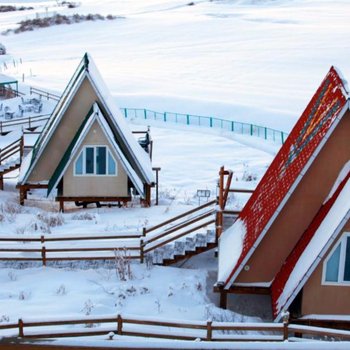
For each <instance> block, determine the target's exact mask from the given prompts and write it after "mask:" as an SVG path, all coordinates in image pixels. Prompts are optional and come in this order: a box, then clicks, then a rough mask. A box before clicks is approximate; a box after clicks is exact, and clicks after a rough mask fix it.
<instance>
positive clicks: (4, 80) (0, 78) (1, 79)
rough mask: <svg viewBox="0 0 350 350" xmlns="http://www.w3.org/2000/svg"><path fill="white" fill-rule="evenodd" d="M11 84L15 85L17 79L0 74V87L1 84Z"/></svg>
mask: <svg viewBox="0 0 350 350" xmlns="http://www.w3.org/2000/svg"><path fill="white" fill-rule="evenodd" d="M11 83H17V79H16V78H13V77H10V76H8V75H5V74H0V85H1V84H11Z"/></svg>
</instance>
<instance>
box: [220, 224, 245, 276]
mask: <svg viewBox="0 0 350 350" xmlns="http://www.w3.org/2000/svg"><path fill="white" fill-rule="evenodd" d="M246 233H247V228H246V225H245V223H244V222H243V221H242V220H240V219H238V220H236V221H235V223H234V224H233V225H232V226H231V227H230V228H229V229H227V230H226V231H224V232H223V233H222V235H221V237H220V239H219V267H218V281H219V282H225V281H226V280H227V278H228V277H229V275H230V273H231V271H232V269H233V268H234V267H235V265H236V263H237V261H238V259H239V257H240V255H241V252H242V249H243V241H244V237H245V235H246Z"/></svg>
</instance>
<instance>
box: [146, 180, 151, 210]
mask: <svg viewBox="0 0 350 350" xmlns="http://www.w3.org/2000/svg"><path fill="white" fill-rule="evenodd" d="M145 190H146V198H145V204H146V206H147V207H150V206H151V186H150V185H146V188H145Z"/></svg>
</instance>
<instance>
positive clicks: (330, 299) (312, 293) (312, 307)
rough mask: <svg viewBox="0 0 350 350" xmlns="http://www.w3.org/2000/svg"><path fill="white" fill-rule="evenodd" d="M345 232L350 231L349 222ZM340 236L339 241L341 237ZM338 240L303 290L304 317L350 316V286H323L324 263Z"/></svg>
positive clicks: (302, 309) (302, 310)
mask: <svg viewBox="0 0 350 350" xmlns="http://www.w3.org/2000/svg"><path fill="white" fill-rule="evenodd" d="M344 231H347V232H349V231H350V224H349V222H348V223H347V225H346V226H345V228H344V230H342V231H341V234H343V233H344ZM341 234H340V235H339V237H338V239H339V238H340V237H341ZM338 239H337V240H336V241H335V242H334V244H333V245H332V247H331V248H330V249H329V250H328V252H327V253H326V254H325V256H324V258H323V259H322V261H321V262H320V263H319V265H318V266H317V268H316V270H315V271H314V272H313V274H312V275H311V277H310V278H309V280H308V281H307V283H306V284H305V286H304V288H303V298H302V308H301V312H302V315H308V314H324V315H326V314H328V315H330V314H333V315H349V314H350V297H349V296H350V285H342V286H341V285H338V286H336V285H322V272H323V263H324V261H325V260H326V259H327V257H328V254H329V253H330V251H331V250H332V248H333V247H334V245H335V244H336V243H338Z"/></svg>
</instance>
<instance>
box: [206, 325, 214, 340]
mask: <svg viewBox="0 0 350 350" xmlns="http://www.w3.org/2000/svg"><path fill="white" fill-rule="evenodd" d="M212 323H213V322H212V321H207V341H211V340H212V338H213V328H212Z"/></svg>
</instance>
